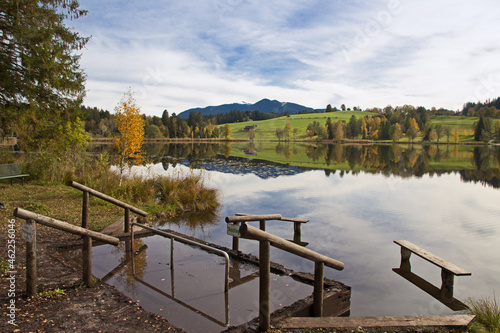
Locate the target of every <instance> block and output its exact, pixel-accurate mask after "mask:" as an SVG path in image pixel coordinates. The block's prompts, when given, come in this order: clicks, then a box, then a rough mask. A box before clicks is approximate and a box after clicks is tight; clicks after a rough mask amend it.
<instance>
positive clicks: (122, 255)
mask: <svg viewBox="0 0 500 333" xmlns="http://www.w3.org/2000/svg"><path fill="white" fill-rule="evenodd" d="M130 246H131V244H130V241H129V240H127V241H122V242H120V244H119V246H117V247H114V246H111V245H100V246H95V247H93V248H92V273H93V275H94V276H96V277H98V278H99V279H101V280H103V281H105V282H106V283H108V284H110V285H113V286H115V287H116V288H117V289H118V290H120V291H121V292H123V293H124V294H125V295H127V296H128V297H130V298H131V299H132V300H134V301H137V302H138V303H139V304H140V305H141V306H142V307H143V308H144V309H145V310H147V311H150V312H153V313H156V314H158V315H161V316H164V317H165V318H167V319H168V321H169V322H170V323H171V324H172V325H174V326H177V327H180V328H183V329H184V330H186V331H188V332H220V331H222V330H224V329H225V328H226V326H228V325H231V326H237V325H241V324H244V323H246V322H248V321H250V320H252V319H253V318H255V317H257V316H258V297H259V272H258V267H257V266H255V265H251V264H247V263H242V262H238V261H236V260H234V259H231V261H230V269H229V291H228V292H227V293H225V292H224V286H225V283H224V281H225V260H224V258H223V257H221V256H218V255H216V254H212V253H208V252H206V251H204V250H201V249H199V248H196V247H193V246H190V245H186V244H183V243H180V242H175V243H174V251H173V258H171V249H172V248H171V242H170V239H168V238H164V237H162V236H150V237H145V238H139V239H137V238H136V239H135V240H134V244H133V247H134V251H135V255H134V256H133V260H132V255H131V252H128V251H125V249H126V248H130ZM63 253H64V254H65V255H66V256H68V257H71V258H73V259H75V260H81V249H71V250H65V251H63ZM172 259H173V263H172ZM311 294H312V286H310V285H307V284H303V283H301V282H298V281H296V280H294V279H292V278H291V277H289V276H282V275H277V274H272V273H271V311H274V310H277V309H279V308H282V307H284V306H287V305H290V304H292V303H294V302H295V301H297V300H299V299H303V298H305V297H307V296H309V295H311Z"/></svg>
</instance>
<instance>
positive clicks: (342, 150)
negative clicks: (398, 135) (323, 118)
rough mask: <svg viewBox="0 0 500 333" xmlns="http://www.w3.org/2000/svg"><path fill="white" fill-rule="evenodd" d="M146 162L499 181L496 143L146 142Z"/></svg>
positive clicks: (261, 172)
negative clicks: (451, 175) (454, 174)
mask: <svg viewBox="0 0 500 333" xmlns="http://www.w3.org/2000/svg"><path fill="white" fill-rule="evenodd" d="M145 150H146V152H147V155H148V157H149V161H150V162H151V163H161V164H162V165H163V168H164V169H165V170H168V168H169V167H174V168H175V167H176V165H177V164H183V165H186V166H189V167H190V168H193V169H201V168H204V169H206V170H209V171H220V172H225V173H236V174H247V173H253V174H256V175H258V176H259V177H261V178H264V179H266V178H270V177H278V176H280V175H292V174H297V173H300V172H304V171H306V170H311V169H324V170H325V174H326V175H327V176H328V175H330V174H334V173H335V172H336V171H343V172H344V173H343V174H345V173H346V172H352V173H354V174H356V173H359V172H369V173H381V174H383V175H386V176H389V175H396V176H400V177H405V178H406V177H422V176H423V175H426V174H429V175H431V176H432V175H442V174H447V173H451V172H459V173H460V175H461V178H462V180H463V181H464V182H480V183H482V184H483V185H488V186H492V187H495V188H499V187H500V149H499V148H498V147H490V146H480V147H473V146H459V145H342V144H303V143H287V144H285V143H278V144H276V143H257V144H254V143H222V144H221V143H190V144H182V143H176V144H148V145H145Z"/></svg>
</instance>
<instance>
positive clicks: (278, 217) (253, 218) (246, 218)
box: [226, 214, 281, 223]
mask: <svg viewBox="0 0 500 333" xmlns="http://www.w3.org/2000/svg"><path fill="white" fill-rule="evenodd" d="M262 220H265V221H268V220H281V214H272V215H241V216H226V222H227V223H235V222H250V221H262Z"/></svg>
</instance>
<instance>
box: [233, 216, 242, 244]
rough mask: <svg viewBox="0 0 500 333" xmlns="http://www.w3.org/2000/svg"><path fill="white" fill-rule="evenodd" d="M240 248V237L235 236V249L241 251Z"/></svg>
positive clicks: (237, 223) (238, 223)
mask: <svg viewBox="0 0 500 333" xmlns="http://www.w3.org/2000/svg"><path fill="white" fill-rule="evenodd" d="M234 224H236V225H240V222H235V223H234ZM239 250H240V238H239V237H234V236H233V251H239Z"/></svg>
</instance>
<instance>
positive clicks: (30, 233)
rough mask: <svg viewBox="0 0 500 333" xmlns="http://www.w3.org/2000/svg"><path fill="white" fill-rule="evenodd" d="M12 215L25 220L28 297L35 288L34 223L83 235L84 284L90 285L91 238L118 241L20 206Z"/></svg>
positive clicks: (111, 242) (34, 293) (33, 293)
mask: <svg viewBox="0 0 500 333" xmlns="http://www.w3.org/2000/svg"><path fill="white" fill-rule="evenodd" d="M14 216H16V217H19V218H21V219H24V220H26V225H25V226H23V238H24V239H25V240H26V293H27V294H28V297H30V296H35V295H36V289H37V287H36V280H37V271H36V223H40V224H43V225H45V226H48V227H51V228H55V229H59V230H62V231H65V232H69V233H71V234H74V235H79V236H82V237H83V242H84V245H85V244H87V246H84V250H83V253H82V260H83V282H84V283H85V284H86V285H90V283H91V279H92V239H95V240H98V241H101V242H104V243H108V244H111V245H115V246H116V245H118V243H119V242H120V240H119V239H118V238H116V237H112V236H108V235H104V234H101V233H99V232H95V231H92V230H88V229H85V228H81V227H78V226H75V225H72V224H69V223H67V222H63V221H59V220H56V219H53V218H50V217H47V216H44V215H40V214H36V213H33V212H30V211H28V210H24V209H22V208H16V209H15V210H14Z"/></svg>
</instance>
